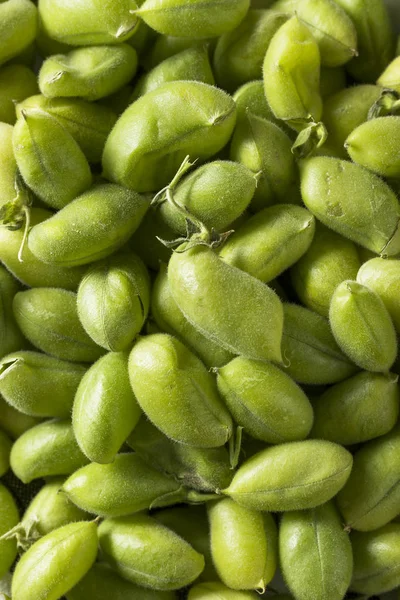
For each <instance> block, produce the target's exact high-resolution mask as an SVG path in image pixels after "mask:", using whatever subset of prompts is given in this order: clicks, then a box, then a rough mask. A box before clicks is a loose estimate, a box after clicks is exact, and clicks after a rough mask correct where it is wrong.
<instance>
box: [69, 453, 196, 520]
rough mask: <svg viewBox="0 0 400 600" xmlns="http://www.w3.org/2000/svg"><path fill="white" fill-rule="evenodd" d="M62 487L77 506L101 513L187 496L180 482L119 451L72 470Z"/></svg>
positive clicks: (115, 514)
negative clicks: (102, 460)
mask: <svg viewBox="0 0 400 600" xmlns="http://www.w3.org/2000/svg"><path fill="white" fill-rule="evenodd" d="M62 489H63V491H64V492H65V493H66V494H67V496H68V498H69V499H70V500H71V501H72V502H73V503H74V504H76V506H79V508H81V509H83V510H86V511H87V512H90V513H94V514H96V515H100V516H102V517H120V516H123V515H130V514H132V513H134V512H138V511H141V510H146V509H149V508H150V507H151V506H153V505H156V506H168V504H175V503H177V502H182V501H184V500H185V497H186V494H185V491H184V490H183V488H182V486H181V485H180V484H179V483H177V482H176V481H174V480H173V479H172V478H170V477H167V476H166V475H164V474H162V473H160V472H159V471H157V470H156V469H154V468H153V467H151V466H150V465H148V464H146V463H145V462H144V461H143V460H142V459H141V458H140V457H139V456H138V455H137V454H134V453H129V454H118V455H117V456H116V457H115V460H114V462H112V463H110V464H108V465H99V464H97V463H91V464H89V465H86V466H85V467H83V468H82V469H79V471H76V472H74V473H73V474H72V475H71V477H69V478H68V479H67V481H66V482H65V483H64V485H63V488H62ZM164 497H165V499H164ZM163 500H165V501H163Z"/></svg>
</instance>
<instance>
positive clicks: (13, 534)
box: [0, 517, 42, 552]
mask: <svg viewBox="0 0 400 600" xmlns="http://www.w3.org/2000/svg"><path fill="white" fill-rule="evenodd" d="M38 523H39V519H38V518H37V517H32V518H31V519H29V520H27V521H21V522H20V523H17V525H15V527H13V528H12V529H10V530H9V531H7V532H6V533H4V534H3V535H2V536H1V537H0V541H2V540H13V539H16V541H17V547H18V549H19V550H22V552H26V551H27V550H29V548H30V547H31V546H32V544H34V543H35V542H36V541H37V540H39V539H40V538H41V537H42V536H41V535H40V533H39V530H38V527H37V524H38Z"/></svg>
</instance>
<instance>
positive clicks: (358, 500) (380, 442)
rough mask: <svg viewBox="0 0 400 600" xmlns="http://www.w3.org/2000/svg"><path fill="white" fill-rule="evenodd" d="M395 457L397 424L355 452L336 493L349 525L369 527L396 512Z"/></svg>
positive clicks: (399, 447)
mask: <svg viewBox="0 0 400 600" xmlns="http://www.w3.org/2000/svg"><path fill="white" fill-rule="evenodd" d="M399 461H400V431H399V428H398V427H395V428H394V429H393V430H392V431H391V432H389V433H387V434H386V435H385V436H382V437H379V438H377V439H376V440H372V441H371V442H368V443H367V444H365V445H364V446H362V447H361V448H360V450H358V451H357V452H356V453H355V455H354V466H353V470H352V473H351V475H350V477H349V479H348V481H347V483H346V485H345V487H344V488H343V490H341V491H340V492H339V495H338V497H337V505H338V507H339V510H340V512H341V513H342V516H343V518H344V521H345V523H346V526H347V527H348V528H349V529H356V530H357V531H372V530H374V529H377V528H378V527H381V526H382V525H386V523H389V521H391V520H392V519H394V517H395V516H397V515H398V514H399V512H400V508H399V506H400V492H399V479H400V478H399Z"/></svg>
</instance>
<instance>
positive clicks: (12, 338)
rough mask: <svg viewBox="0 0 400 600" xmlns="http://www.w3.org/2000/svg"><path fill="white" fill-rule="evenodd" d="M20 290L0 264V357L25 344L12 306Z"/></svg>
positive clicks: (23, 346)
mask: <svg viewBox="0 0 400 600" xmlns="http://www.w3.org/2000/svg"><path fill="white" fill-rule="evenodd" d="M20 290H21V286H20V285H19V283H18V282H17V281H16V280H15V279H14V277H13V276H12V275H11V274H10V273H9V272H8V271H7V269H5V268H4V267H3V266H2V265H0V358H2V357H3V356H5V355H6V354H9V353H10V352H14V351H16V350H19V349H20V348H26V346H27V341H26V340H25V338H24V336H23V335H22V332H21V331H20V329H19V327H18V325H17V323H16V321H15V318H14V314H13V308H12V306H13V299H14V297H15V294H16V293H17V292H19V291H20Z"/></svg>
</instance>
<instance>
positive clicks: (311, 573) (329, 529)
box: [279, 502, 353, 600]
mask: <svg viewBox="0 0 400 600" xmlns="http://www.w3.org/2000/svg"><path fill="white" fill-rule="evenodd" d="M279 557H280V564H281V568H282V574H283V577H284V579H285V581H286V583H287V585H288V587H289V589H290V591H291V592H292V594H293V595H294V597H295V598H296V600H342V598H344V596H345V594H346V591H347V589H348V587H349V585H350V581H351V577H352V573H353V555H352V549H351V544H350V540H349V536H348V534H347V533H346V532H345V531H344V530H343V527H342V523H341V519H340V515H339V513H338V512H337V509H336V508H335V506H334V504H333V503H332V502H328V503H327V504H323V505H322V506H318V507H317V508H313V509H312V510H306V511H295V512H287V513H284V514H283V516H282V519H281V522H280V527H279Z"/></svg>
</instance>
